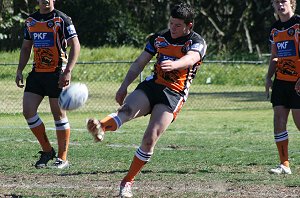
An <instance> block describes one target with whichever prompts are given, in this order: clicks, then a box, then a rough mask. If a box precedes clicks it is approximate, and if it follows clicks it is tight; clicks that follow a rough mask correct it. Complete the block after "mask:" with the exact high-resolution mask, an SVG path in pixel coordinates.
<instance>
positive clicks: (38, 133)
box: [26, 114, 52, 152]
mask: <svg viewBox="0 0 300 198" xmlns="http://www.w3.org/2000/svg"><path fill="white" fill-rule="evenodd" d="M26 121H27V124H28V126H29V128H30V130H31V131H32V133H33V134H34V135H35V137H36V139H37V140H38V141H39V143H40V145H41V147H42V150H43V151H44V152H50V151H51V150H52V147H51V144H50V142H49V140H48V137H47V134H46V129H45V125H44V123H43V121H42V120H41V118H40V117H39V116H38V114H35V116H33V117H32V118H29V119H27V120H26Z"/></svg>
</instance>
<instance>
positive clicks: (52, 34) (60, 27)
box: [24, 9, 77, 72]
mask: <svg viewBox="0 0 300 198" xmlns="http://www.w3.org/2000/svg"><path fill="white" fill-rule="evenodd" d="M75 36H77V33H76V30H75V28H74V25H73V23H72V20H71V18H70V17H68V16H67V15H66V14H64V13H63V12H61V11H59V10H56V9H54V10H53V11H52V12H50V13H48V14H40V12H39V11H37V12H35V13H33V14H32V15H30V16H29V17H28V18H27V19H26V21H25V28H24V39H25V40H32V41H33V50H34V61H33V69H34V71H36V72H54V71H57V69H64V67H65V65H66V63H67V53H66V48H67V42H66V41H67V40H68V39H70V38H73V37H75Z"/></svg>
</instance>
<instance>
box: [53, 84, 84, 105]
mask: <svg viewBox="0 0 300 198" xmlns="http://www.w3.org/2000/svg"><path fill="white" fill-rule="evenodd" d="M88 96H89V91H88V88H87V86H86V85H85V84H83V83H74V84H71V85H70V86H69V87H67V88H65V89H63V91H62V92H61V93H60V96H59V99H58V105H59V106H60V108H62V109H64V110H74V109H78V108H79V107H82V106H83V105H84V104H85V103H86V101H87V99H88Z"/></svg>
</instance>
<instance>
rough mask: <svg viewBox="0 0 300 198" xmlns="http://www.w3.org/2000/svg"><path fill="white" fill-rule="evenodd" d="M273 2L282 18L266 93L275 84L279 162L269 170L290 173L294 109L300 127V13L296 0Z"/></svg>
mask: <svg viewBox="0 0 300 198" xmlns="http://www.w3.org/2000/svg"><path fill="white" fill-rule="evenodd" d="M272 4H273V7H274V10H275V14H276V15H277V16H278V17H279V20H277V21H276V22H275V23H274V24H273V25H272V27H271V34H270V41H271V50H272V51H271V58H270V64H269V69H268V73H267V75H266V82H265V88H266V94H267V97H269V90H270V88H272V95H271V102H272V105H273V110H274V138H275V143H276V145H277V149H278V154H279V159H280V164H279V165H278V166H277V167H276V168H273V169H271V170H270V173H275V174H291V173H292V172H291V169H290V164H289V155H288V143H289V137H288V130H287V122H288V116H289V113H290V111H291V112H292V116H293V119H294V122H295V125H296V126H297V128H298V129H299V130H300V80H299V77H300V58H299V57H300V54H299V42H300V41H299V39H300V32H299V26H300V16H298V15H296V14H295V9H296V0H272ZM274 75H275V76H274ZM273 76H274V82H272V77H273Z"/></svg>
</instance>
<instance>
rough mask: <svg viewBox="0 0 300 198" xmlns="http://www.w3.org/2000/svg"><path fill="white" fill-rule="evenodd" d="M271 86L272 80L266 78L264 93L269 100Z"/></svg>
mask: <svg viewBox="0 0 300 198" xmlns="http://www.w3.org/2000/svg"><path fill="white" fill-rule="evenodd" d="M272 86H273V81H272V79H271V78H269V77H266V82H265V92H266V96H267V99H269V98H270V89H272Z"/></svg>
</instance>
